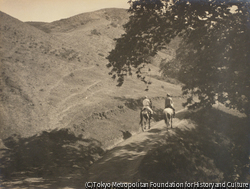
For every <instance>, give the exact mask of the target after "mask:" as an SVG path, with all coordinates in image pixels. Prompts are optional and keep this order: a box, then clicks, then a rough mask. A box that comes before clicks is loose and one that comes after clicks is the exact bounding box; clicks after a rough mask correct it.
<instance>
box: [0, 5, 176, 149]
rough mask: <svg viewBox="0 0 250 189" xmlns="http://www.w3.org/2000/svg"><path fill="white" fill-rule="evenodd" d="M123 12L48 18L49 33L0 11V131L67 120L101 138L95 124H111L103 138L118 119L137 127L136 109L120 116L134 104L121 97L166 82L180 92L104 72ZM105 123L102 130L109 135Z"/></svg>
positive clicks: (26, 131) (24, 132)
mask: <svg viewBox="0 0 250 189" xmlns="http://www.w3.org/2000/svg"><path fill="white" fill-rule="evenodd" d="M127 18H128V15H127V13H126V11H125V10H120V9H106V10H105V9H104V10H100V11H96V12H93V13H85V14H82V15H77V16H75V17H71V18H69V19H64V20H60V21H57V22H53V23H49V24H50V25H51V33H46V32H44V31H42V30H40V29H38V28H35V27H33V26H31V25H29V24H27V23H23V22H21V21H19V20H17V19H14V18H12V17H10V16H8V15H6V14H5V13H2V12H1V25H0V28H1V66H2V70H3V71H2V72H1V88H2V92H1V117H2V119H1V121H2V124H1V125H2V128H1V137H2V138H6V137H9V136H11V135H12V134H18V135H19V134H20V135H21V136H31V135H34V134H37V133H39V132H41V131H44V130H52V129H60V128H65V127H67V128H68V127H69V128H71V129H72V130H73V131H74V132H76V133H77V134H80V133H81V134H83V135H84V137H86V138H88V137H94V138H98V139H100V134H98V133H99V132H97V134H94V135H95V136H94V135H93V133H96V132H93V130H94V131H99V130H100V128H99V127H98V125H99V124H102V125H106V127H107V129H108V130H109V129H111V128H109V127H114V128H112V129H111V130H112V132H113V131H115V132H116V133H115V134H114V135H115V137H114V136H112V137H108V138H105V137H103V138H101V139H100V140H101V142H102V143H103V145H104V146H108V145H110V144H112V143H113V141H114V140H116V139H119V138H121V137H122V133H121V132H120V131H119V129H121V127H120V126H121V125H119V124H118V123H121V120H123V121H122V122H127V123H131V124H130V125H129V128H127V125H126V124H123V125H124V126H123V127H124V130H127V129H130V131H131V132H133V131H137V130H138V126H137V123H134V122H135V120H136V122H137V121H138V117H134V118H132V119H130V120H127V118H126V116H124V115H125V114H126V115H127V116H128V115H129V116H131V115H133V114H134V111H135V109H133V110H131V108H129V106H128V105H127V106H126V105H125V104H128V102H130V103H134V102H137V100H139V99H140V98H141V97H143V96H144V95H145V94H147V95H149V96H150V97H157V98H158V97H163V96H165V94H166V92H167V91H169V90H170V91H173V92H172V93H173V94H174V95H176V96H179V95H180V87H178V86H174V85H171V84H167V83H165V82H162V81H158V80H154V79H152V81H153V83H154V84H153V85H152V87H151V90H150V92H145V91H144V89H145V85H143V84H142V83H141V82H140V81H139V80H135V79H130V78H129V79H128V81H127V82H126V83H125V84H124V86H123V87H121V88H117V87H116V86H115V85H116V83H115V82H113V81H112V80H111V79H110V77H109V75H108V71H109V70H108V69H106V67H105V65H106V64H107V60H106V59H105V56H106V55H107V54H108V52H109V50H111V49H112V48H113V47H114V41H113V38H114V37H119V36H120V35H121V34H122V33H123V30H122V26H121V24H122V23H125V22H126V19H127ZM83 20H85V22H84V24H81V22H83ZM79 23H80V24H79ZM33 25H34V24H33ZM38 25H39V24H38ZM59 26H60V27H59ZM152 70H155V72H156V70H157V68H156V67H154V66H153V67H152ZM166 89H167V91H166ZM161 100H163V99H161ZM133 101H134V102H133ZM138 102H140V101H138ZM138 102H137V103H138ZM113 112H115V114H114V115H113ZM124 112H125V114H124ZM106 114H107V115H110V116H111V117H112V118H111V119H108V118H107V117H108V116H107V115H106ZM116 114H119V115H118V116H117V115H116ZM122 115H123V116H122ZM119 116H121V117H119ZM118 117H119V118H118ZM120 118H121V119H120ZM103 119H104V120H103ZM93 121H94V123H92V122H93ZM110 124H111V125H112V124H113V125H112V126H110ZM117 124H118V125H117ZM90 125H91V126H90ZM133 125H136V127H135V128H134V126H133ZM102 128H103V127H102ZM115 128H117V129H115ZM107 129H104V131H100V132H106V133H107V135H109V134H108V133H109V131H107ZM102 134H103V133H102ZM102 136H103V135H102Z"/></svg>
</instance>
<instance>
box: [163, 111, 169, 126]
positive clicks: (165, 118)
mask: <svg viewBox="0 0 250 189" xmlns="http://www.w3.org/2000/svg"><path fill="white" fill-rule="evenodd" d="M163 117H164V121H165V124H166V125H167V122H168V119H167V114H166V113H165V112H164V114H163Z"/></svg>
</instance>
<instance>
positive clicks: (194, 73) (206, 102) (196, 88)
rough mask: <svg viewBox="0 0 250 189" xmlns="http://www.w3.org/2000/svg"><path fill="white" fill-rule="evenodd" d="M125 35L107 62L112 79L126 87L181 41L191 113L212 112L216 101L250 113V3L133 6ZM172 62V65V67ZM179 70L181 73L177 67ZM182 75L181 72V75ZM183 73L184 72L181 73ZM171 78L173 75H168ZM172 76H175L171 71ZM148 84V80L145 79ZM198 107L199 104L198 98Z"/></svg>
mask: <svg viewBox="0 0 250 189" xmlns="http://www.w3.org/2000/svg"><path fill="white" fill-rule="evenodd" d="M130 3H131V7H130V9H129V11H130V13H131V16H130V20H129V22H128V23H127V24H126V25H125V26H124V28H125V31H126V33H125V34H124V35H122V37H121V38H119V39H116V42H117V44H116V47H115V49H114V50H112V51H111V52H110V54H109V56H108V57H107V59H108V60H109V64H108V65H107V67H109V68H110V67H112V70H111V72H110V75H112V77H113V78H114V79H115V78H116V77H118V78H117V81H118V83H119V85H122V83H123V81H124V76H126V75H127V74H129V75H132V68H136V74H137V77H138V78H141V72H140V70H141V67H142V66H143V65H144V64H147V63H150V62H149V61H148V57H150V56H154V55H155V54H156V53H157V51H158V50H160V49H162V48H164V46H165V45H166V44H168V43H169V42H170V41H171V40H172V39H173V38H175V37H176V36H179V37H182V44H181V45H179V49H178V50H177V52H176V59H175V60H174V61H173V62H175V63H176V65H177V68H174V67H173V66H172V67H171V69H173V68H174V69H175V70H174V71H175V72H176V71H177V72H178V79H179V80H180V81H181V82H182V83H183V84H184V86H183V88H182V90H183V94H184V95H189V98H188V100H187V103H185V104H184V105H185V106H187V105H191V106H189V107H192V108H197V107H211V106H212V105H213V104H214V103H216V101H217V100H218V101H219V102H221V103H223V104H225V105H227V106H228V107H230V108H236V109H238V110H239V111H241V112H245V113H246V114H247V115H249V113H250V108H249V107H250V102H249V97H250V89H249V86H250V78H249V76H248V73H250V65H249V60H250V52H249V51H250V48H249V47H250V16H249V14H250V3H249V2H247V1H243V0H242V1H236V0H232V1H230V0H227V1H219V0H218V1H205V0H200V1H198V0H197V1H195V0H191V1H186V0H179V1H176V2H174V1H172V0H171V1H170V2H169V1H168V0H136V1H130ZM173 62H170V63H168V64H171V65H172V64H173ZM178 65H179V67H178ZM176 69H177V70H176ZM178 69H179V70H178ZM168 72H169V71H168ZM170 72H171V70H170ZM142 80H143V81H144V82H145V78H142ZM194 96H198V99H199V101H198V102H194V100H193V97H194Z"/></svg>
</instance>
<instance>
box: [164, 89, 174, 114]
mask: <svg viewBox="0 0 250 189" xmlns="http://www.w3.org/2000/svg"><path fill="white" fill-rule="evenodd" d="M165 108H172V109H173V111H174V113H173V117H174V116H175V109H174V103H173V99H172V98H171V95H170V94H167V98H166V99H165Z"/></svg>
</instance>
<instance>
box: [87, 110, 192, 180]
mask: <svg viewBox="0 0 250 189" xmlns="http://www.w3.org/2000/svg"><path fill="white" fill-rule="evenodd" d="M187 112H188V111H187V110H186V109H183V110H180V111H178V112H176V117H175V118H174V119H173V129H171V128H170V127H169V128H167V127H166V125H165V122H164V120H161V121H159V122H157V123H155V124H154V125H152V127H151V129H150V130H146V131H145V132H142V133H139V134H136V135H133V136H131V137H130V138H128V139H127V140H125V141H123V142H121V143H119V144H118V145H116V146H115V147H114V148H113V149H111V150H109V151H108V152H107V153H106V154H105V155H104V156H103V157H102V158H101V159H100V160H98V161H97V162H95V163H94V164H93V165H92V166H91V167H90V168H89V171H88V182H110V183H111V182H136V181H138V180H137V179H138V177H137V176H138V175H137V174H138V167H139V166H140V163H141V161H142V160H143V158H144V157H145V155H146V154H147V153H148V152H150V151H151V150H154V149H155V148H157V147H159V145H161V143H164V140H166V139H167V137H168V136H169V135H172V134H174V132H175V131H174V128H176V127H178V128H179V129H182V128H183V129H184V128H185V127H186V124H183V123H182V122H183V121H182V118H183V117H184V115H186V113H187Z"/></svg>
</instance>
